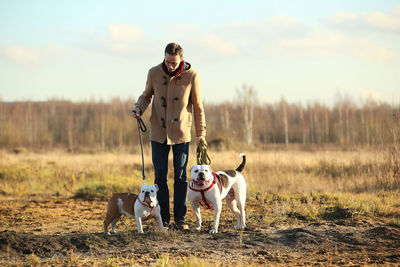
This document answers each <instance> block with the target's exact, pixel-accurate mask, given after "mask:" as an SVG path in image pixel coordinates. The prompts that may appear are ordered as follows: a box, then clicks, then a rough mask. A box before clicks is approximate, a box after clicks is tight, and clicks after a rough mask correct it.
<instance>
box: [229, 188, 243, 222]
mask: <svg viewBox="0 0 400 267" xmlns="http://www.w3.org/2000/svg"><path fill="white" fill-rule="evenodd" d="M226 204H227V205H228V207H229V209H230V210H231V211H232V212H233V213H234V214H235V215H236V225H235V227H234V228H235V230H237V229H240V226H241V221H242V219H241V213H240V210H239V209H238V207H237V203H236V199H235V195H234V192H233V190H231V191H230V192H229V193H228V195H227V196H226Z"/></svg>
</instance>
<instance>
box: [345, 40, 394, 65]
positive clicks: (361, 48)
mask: <svg viewBox="0 0 400 267" xmlns="http://www.w3.org/2000/svg"><path fill="white" fill-rule="evenodd" d="M350 43H351V49H352V52H353V53H354V55H356V56H357V57H359V58H361V59H365V60H368V61H387V60H392V59H394V58H395V57H396V54H395V53H394V52H392V51H390V50H388V49H386V48H385V47H383V46H380V45H377V44H375V43H374V42H372V41H370V40H368V39H365V38H361V39H354V40H351V41H350Z"/></svg>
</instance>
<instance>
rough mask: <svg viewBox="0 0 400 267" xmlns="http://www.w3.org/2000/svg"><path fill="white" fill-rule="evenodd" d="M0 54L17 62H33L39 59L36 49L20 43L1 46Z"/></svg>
mask: <svg viewBox="0 0 400 267" xmlns="http://www.w3.org/2000/svg"><path fill="white" fill-rule="evenodd" d="M0 54H1V55H2V56H3V57H4V58H6V59H8V60H10V61H12V62H15V63H18V64H33V63H38V62H39V61H40V55H39V51H38V50H37V49H34V48H31V47H26V46H22V45H8V46H1V47H0Z"/></svg>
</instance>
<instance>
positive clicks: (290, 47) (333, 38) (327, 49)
mask: <svg viewBox="0 0 400 267" xmlns="http://www.w3.org/2000/svg"><path fill="white" fill-rule="evenodd" d="M343 41H344V37H343V36H340V35H337V34H333V33H328V32H312V33H310V34H308V35H307V36H305V37H303V38H298V39H286V40H285V39H284V40H280V41H278V43H279V45H280V46H281V47H282V48H284V49H287V50H286V51H287V52H289V53H290V54H291V55H296V54H297V55H301V56H302V55H303V53H306V54H308V55H315V56H334V55H337V54H338V53H340V51H339V50H341V43H343Z"/></svg>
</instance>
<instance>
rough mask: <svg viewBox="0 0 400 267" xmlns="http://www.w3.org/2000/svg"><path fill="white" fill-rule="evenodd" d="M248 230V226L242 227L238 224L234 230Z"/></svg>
mask: <svg viewBox="0 0 400 267" xmlns="http://www.w3.org/2000/svg"><path fill="white" fill-rule="evenodd" d="M245 228H246V225H241V224H237V225H235V226H234V227H233V229H235V230H244V229H245Z"/></svg>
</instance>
